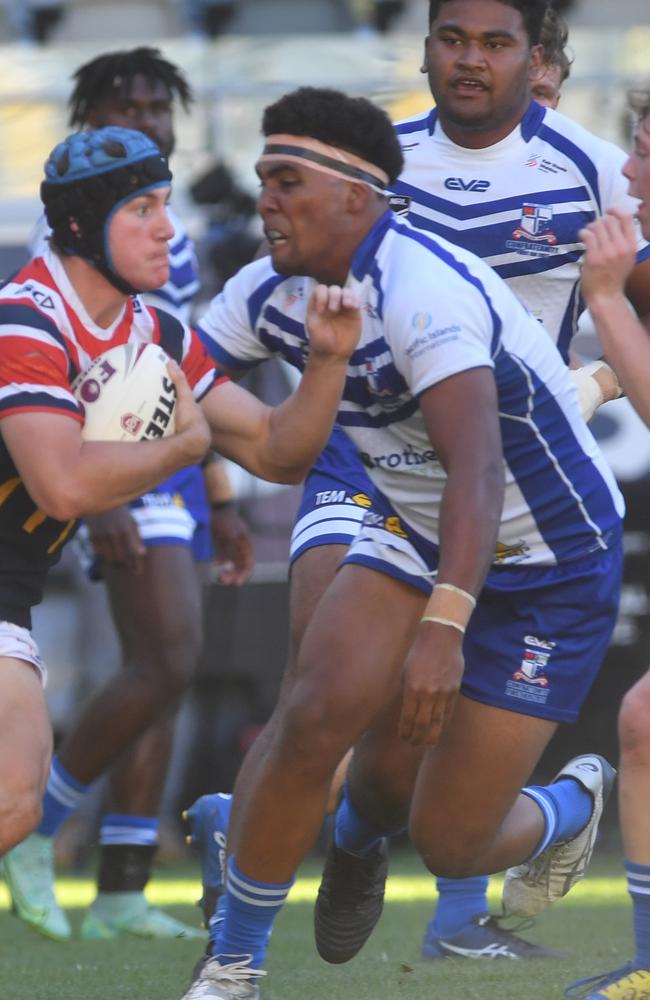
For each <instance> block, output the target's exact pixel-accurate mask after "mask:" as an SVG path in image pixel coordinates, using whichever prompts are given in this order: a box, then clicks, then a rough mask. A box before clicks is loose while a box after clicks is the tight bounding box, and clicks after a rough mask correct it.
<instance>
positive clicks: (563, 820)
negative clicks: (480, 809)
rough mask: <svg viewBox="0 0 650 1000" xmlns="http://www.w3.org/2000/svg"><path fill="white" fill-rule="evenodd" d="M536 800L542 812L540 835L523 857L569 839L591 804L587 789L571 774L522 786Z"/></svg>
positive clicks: (581, 824) (586, 819)
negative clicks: (568, 776) (542, 819)
mask: <svg viewBox="0 0 650 1000" xmlns="http://www.w3.org/2000/svg"><path fill="white" fill-rule="evenodd" d="M522 792H523V794H524V795H528V796H529V798H531V799H532V800H533V801H534V802H536V803H537V805H538V806H539V808H540V809H541V811H542V814H543V816H544V826H545V829H544V833H543V834H542V839H541V840H540V841H539V843H538V844H537V847H536V848H535V850H534V851H532V852H531V854H529V855H528V857H527V858H526V861H532V860H533V858H537V857H539V855H540V854H541V853H542V851H545V850H546V848H547V847H549V846H550V845H551V844H555V843H557V841H561V840H570V839H571V837H575V835H576V833H580V831H581V830H582V829H583V827H585V826H586V825H587V823H588V822H589V820H590V818H591V814H592V812H593V808H594V800H593V798H592V795H591V792H588V791H587V789H586V788H583V786H582V785H581V784H580V783H579V782H578V781H575V780H574V779H573V778H561V779H560V780H559V781H554V782H553V783H552V784H550V785H529V786H528V787H527V788H522Z"/></svg>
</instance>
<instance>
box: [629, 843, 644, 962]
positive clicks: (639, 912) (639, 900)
mask: <svg viewBox="0 0 650 1000" xmlns="http://www.w3.org/2000/svg"><path fill="white" fill-rule="evenodd" d="M625 871H626V873H627V888H628V892H629V893H630V896H631V897H632V907H633V913H634V940H635V942H636V962H637V964H638V965H639V966H641V968H642V969H650V865H637V864H635V863H634V862H633V861H627V860H626V861H625Z"/></svg>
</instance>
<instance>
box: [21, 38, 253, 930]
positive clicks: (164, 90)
mask: <svg viewBox="0 0 650 1000" xmlns="http://www.w3.org/2000/svg"><path fill="white" fill-rule="evenodd" d="M74 80H75V85H74V88H73V91H72V93H71V95H70V100H69V106H70V125H71V126H78V127H79V128H84V129H91V128H105V127H106V126H121V127H127V128H132V129H138V130H140V131H141V132H144V133H145V136H146V138H145V139H144V140H142V141H144V142H147V143H151V141H153V142H154V143H155V144H156V146H157V148H158V150H159V151H160V153H161V154H162V156H163V157H165V159H169V157H170V156H171V154H172V152H173V149H174V143H175V136H174V105H175V101H176V100H178V101H179V102H180V103H181V104H182V106H183V107H184V108H185V110H187V109H188V107H189V105H190V103H191V100H192V92H191V88H190V86H189V83H188V82H187V80H186V78H185V76H184V74H183V73H182V71H181V70H180V69H179V68H178V67H177V66H175V65H174V64H173V63H170V62H168V61H167V60H166V59H165V58H163V56H162V54H161V53H160V52H159V51H158V50H157V49H152V48H149V47H147V46H138V47H136V48H134V49H129V50H124V51H121V50H118V51H113V52H106V53H103V54H101V55H99V56H97V57H95V58H93V59H91V60H90V61H89V62H87V63H84V64H83V65H82V66H80V67H79V68H78V69H77V70H76V72H75V74H74ZM81 155H82V157H85V155H86V152H85V151H84V152H82V153H81ZM98 156H99V159H97V157H98ZM101 156H102V151H101V149H100V150H99V151H97V152H96V153H93V155H92V157H91V159H92V160H97V163H96V165H97V167H98V168H101ZM72 166H73V164H69V165H68V171H69V170H70V169H71V168H72ZM135 170H136V172H137V171H140V172H141V174H142V176H141V177H140V178H139V181H136V178H135V177H134V175H133V170H131V172H130V173H129V170H127V171H125V172H123V173H122V174H121V175H118V174H117V173H110V174H108V175H106V176H105V177H98V178H97V179H96V181H95V182H94V183H93V190H92V199H91V200H92V203H93V204H92V209H89V210H90V211H91V215H90V217H89V218H88V219H87V220H86V223H85V224H84V231H85V232H86V233H87V238H84V240H83V243H84V246H85V247H86V250H85V252H86V253H87V254H89V253H91V252H95V251H96V252H97V253H98V254H99V258H98V263H99V265H100V266H102V265H106V267H107V271H106V272H105V274H106V275H107V276H108V278H109V280H110V281H112V282H115V280H116V276H115V273H114V271H113V270H112V260H111V259H110V254H109V255H108V256H107V249H106V240H105V238H104V240H103V241H102V227H101V225H100V224H99V222H98V221H97V219H96V217H94V216H93V214H92V212H94V203H95V200H96V201H97V203H98V204H99V206H103V205H104V203H105V202H106V199H107V198H108V199H109V201H110V200H111V199H112V198H114V197H116V196H117V197H119V190H120V189H123V188H126V189H128V187H129V185H130V184H132V183H134V182H140V181H141V182H142V183H143V184H145V185H146V184H148V183H155V182H156V177H157V176H158V171H161V172H162V173H163V174H164V172H165V165H164V162H163V161H162V159H160V158H158V159H157V160H152V161H151V163H150V162H149V161H143V162H142V163H138V164H137V165H136V168H135ZM152 172H153V173H152ZM52 175H53V179H54V180H56V179H57V178H58V171H57V170H56V169H54V170H53V171H52ZM116 186H117V188H116ZM116 204H117V202H116ZM58 208H59V210H60V212H61V225H60V226H59V227H58V235H59V237H60V238H61V240H63V241H64V242H65V243H66V245H68V244H71V245H72V246H73V248H75V249H78V248H79V242H80V241H79V233H78V231H75V232H69V231H68V229H67V228H66V225H67V215H66V211H65V199H63V201H62V202H61V203H58ZM113 211H115V207H114V208H113ZM107 218H108V216H107ZM168 218H169V221H170V223H171V225H172V228H173V233H172V235H171V238H170V239H169V240H168V249H169V272H168V276H167V279H166V280H165V281H164V284H162V285H161V286H160V287H158V288H155V289H152V290H150V291H148V292H147V293H146V295H145V296H144V301H145V303H146V304H147V305H149V306H155V307H156V308H159V309H161V310H164V313H165V314H166V313H171V314H172V315H173V316H175V317H176V318H177V319H180V320H182V321H183V322H188V321H189V318H190V308H191V303H192V298H193V296H194V295H195V293H196V291H197V289H198V284H199V282H198V263H197V260H196V257H195V254H194V248H193V244H192V241H191V239H190V238H189V235H188V233H187V231H186V229H185V227H184V226H183V224H182V221H181V220H180V219H179V218H178V217H177V216H176V215H175V214H174V213H173V212H172V211H171V208H168ZM106 228H107V223H106V221H105V222H104V232H105V231H106ZM42 229H43V225H41V226H39V227H37V235H39V231H42ZM43 237H44V234H42V236H41V240H40V249H39V250H38V251H37V250H36V248H35V249H34V256H37V255H38V253H40V252H42V250H44V249H46V248H47V242H46V240H45V239H44V238H43ZM89 242H90V243H92V247H89V246H88V243H89ZM77 539H78V541H79V544H78V545H77V554H78V555H80V557H81V561H82V563H83V564H84V568H85V569H86V572H87V574H88V576H89V577H90V579H92V580H95V581H99V580H101V581H102V582H103V583H104V585H105V587H106V591H107V598H108V601H107V603H108V606H109V608H110V614H111V617H112V619H113V623H114V626H115V632H116V636H117V639H118V642H119V646H120V651H119V654H118V656H119V661H120V665H121V669H120V670H118V671H116V672H114V673H113V674H112V676H111V677H110V678H108V679H107V680H106V681H105V683H103V684H102V685H101V687H99V688H95V690H93V693H92V697H91V698H90V699H89V700H88V702H87V703H86V704H85V705H84V706H83V709H82V711H81V712H79V713H78V714H77V716H76V719H75V722H74V724H73V725H71V726H70V727H69V728H67V730H66V733H65V736H64V738H63V739H62V740H61V742H60V744H59V746H58V747H57V752H56V754H55V755H54V757H53V759H52V764H51V767H50V776H49V778H48V783H47V789H46V793H45V796H44V802H43V819H42V821H41V823H40V824H39V827H38V829H37V831H35V833H34V835H33V836H32V837H30V838H28V840H27V841H25V842H24V843H23V844H21V845H20V847H19V848H17V849H16V850H15V851H12V852H11V854H10V855H9V856H8V857H6V858H5V859H4V862H3V867H4V874H5V879H6V881H7V884H8V886H9V888H10V891H11V895H12V900H13V904H14V910H15V912H16V913H17V915H18V916H19V917H21V918H22V919H23V920H25V921H26V922H27V923H28V924H29V925H30V926H31V927H33V928H34V929H35V930H37V931H39V932H40V933H42V934H46V935H49V936H52V935H56V937H57V938H59V939H61V938H67V937H69V936H70V935H71V933H72V930H71V926H70V923H69V921H68V919H67V916H66V914H65V912H64V911H63V910H62V908H61V907H60V906H59V903H58V901H57V899H56V893H55V865H54V854H55V850H54V848H55V838H56V837H57V835H58V832H59V830H60V829H61V827H62V826H63V824H64V822H65V820H66V818H67V817H68V816H69V815H71V813H72V812H74V810H75V809H76V808H77V807H79V806H80V805H81V804H82V802H83V799H84V797H85V794H86V792H87V791H88V790H89V788H91V787H92V785H93V783H94V782H95V781H96V780H97V779H98V778H99V777H100V776H101V775H102V774H105V773H106V772H110V773H109V792H108V794H107V795H106V796H105V799H104V802H105V808H104V811H103V814H102V817H101V821H100V827H99V864H98V874H97V890H98V891H97V896H96V898H95V899H94V900H93V902H92V904H91V906H90V908H89V910H88V911H87V913H86V914H85V915H84V919H83V921H82V924H81V929H80V934H81V936H82V937H83V938H92V939H98V938H101V939H106V938H109V937H114V936H115V935H117V934H135V935H138V936H144V937H165V938H178V937H188V936H190V935H192V934H197V933H198V932H197V930H196V928H191V927H188V926H187V925H184V924H182V923H181V922H180V921H178V920H176V919H175V918H173V917H172V916H171V915H170V914H167V913H166V912H165V911H163V910H162V909H160V908H158V907H155V906H152V905H150V904H149V903H148V901H147V899H146V897H145V895H144V891H143V890H144V887H145V886H146V884H147V882H148V880H149V878H150V875H151V873H152V869H153V865H154V861H155V857H156V851H157V847H158V842H159V836H160V827H161V818H160V808H161V801H162V798H163V790H164V789H165V786H166V777H167V772H168V768H169V761H170V759H171V755H172V751H173V738H174V731H175V715H176V711H177V708H178V706H179V704H180V699H181V695H182V692H183V691H184V689H185V688H186V687H187V686H188V685H189V683H190V682H191V679H192V678H193V676H194V673H195V670H196V666H197V663H198V658H199V655H200V651H201V649H202V646H203V614H202V611H203V593H202V590H203V585H204V583H205V580H206V579H207V578H208V577H209V568H210V561H211V560H212V559H213V558H214V556H215V549H216V556H217V558H218V560H219V571H220V580H221V582H223V583H226V584H241V583H243V582H244V580H245V579H246V577H247V576H248V574H249V573H250V570H251V568H252V562H253V559H252V544H251V541H250V538H249V537H248V534H247V532H246V529H245V527H244V525H243V523H242V521H241V519H240V517H239V515H238V513H237V509H236V504H235V502H234V500H233V490H232V486H231V484H230V481H229V478H228V473H227V471H226V466H225V463H224V462H221V461H219V460H218V456H217V455H216V454H215V453H214V452H212V451H211V452H209V454H208V455H207V456H206V458H205V459H204V461H203V463H202V464H201V466H199V465H196V466H191V467H189V468H185V469H182V470H181V471H180V472H177V473H175V474H174V475H172V476H170V477H168V478H167V479H165V480H164V481H163V482H161V483H157V484H156V487H155V488H153V489H150V490H147V492H146V493H144V494H143V495H142V496H139V497H137V498H136V499H135V500H132V501H131V502H130V503H129V504H124V505H122V506H121V507H119V508H117V509H116V510H112V511H109V512H107V513H105V514H101V515H98V516H97V515H96V516H92V517H87V518H85V519H84V522H83V524H82V525H81V527H80V531H79V533H78V535H77ZM152 692H155V697H154V696H152ZM117 704H119V705H120V706H121V711H120V718H119V725H118V724H117V723H116V720H115V718H114V708H113V706H115V705H117ZM136 727H137V728H138V732H137V736H138V738H137V740H135V739H134V738H133V733H134V728H136ZM125 733H126V734H127V735H128V737H129V739H130V744H131V745H130V748H129V749H128V750H125V748H124V745H125V738H126V737H125V735H124V734H125ZM118 755H119V763H118V764H115V761H116V757H117V756H118Z"/></svg>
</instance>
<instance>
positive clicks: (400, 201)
mask: <svg viewBox="0 0 650 1000" xmlns="http://www.w3.org/2000/svg"><path fill="white" fill-rule="evenodd" d="M388 207H389V208H390V209H392V211H393V212H394V213H395V215H401V216H404V215H408V214H409V209H410V207H411V199H410V198H409V197H408V195H405V194H391V196H390V197H389V199H388Z"/></svg>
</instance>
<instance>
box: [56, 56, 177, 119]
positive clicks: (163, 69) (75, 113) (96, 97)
mask: <svg viewBox="0 0 650 1000" xmlns="http://www.w3.org/2000/svg"><path fill="white" fill-rule="evenodd" d="M135 76H143V77H145V79H146V80H147V81H148V82H149V83H150V84H154V83H157V82H158V81H160V82H162V83H164V84H165V86H166V87H167V89H168V90H169V92H170V94H171V95H172V96H174V95H176V96H178V98H179V100H180V102H181V104H182V105H183V108H184V109H185V111H187V110H188V108H189V106H190V104H191V103H192V101H193V100H194V95H193V93H192V88H191V87H190V85H189V83H188V82H187V80H186V78H185V76H184V74H183V73H182V72H181V71H180V70H179V69H178V67H177V66H174V64H173V63H171V62H168V61H167V59H164V58H163V56H162V54H161V52H160V49H153V48H149V47H148V46H146V45H141V46H139V47H138V48H135V49H129V50H127V49H125V50H121V51H118V52H106V53H104V55H101V56H97V58H96V59H91V60H90V62H87V63H84V65H83V66H80V67H79V69H78V70H76V72H75V73H74V74H73V77H72V78H73V80H75V81H76V82H75V86H74V89H73V91H72V93H71V95H70V100H69V101H68V107H69V108H70V116H69V122H70V125H79V126H82V125H84V124H85V123H86V121H87V119H88V115H89V114H90V112H91V111H92V110H93V108H95V107H96V106H97V104H99V102H100V101H102V100H104V99H105V98H107V97H116V96H119V97H128V95H129V92H130V90H131V87H132V86H133V78H134V77H135Z"/></svg>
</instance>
